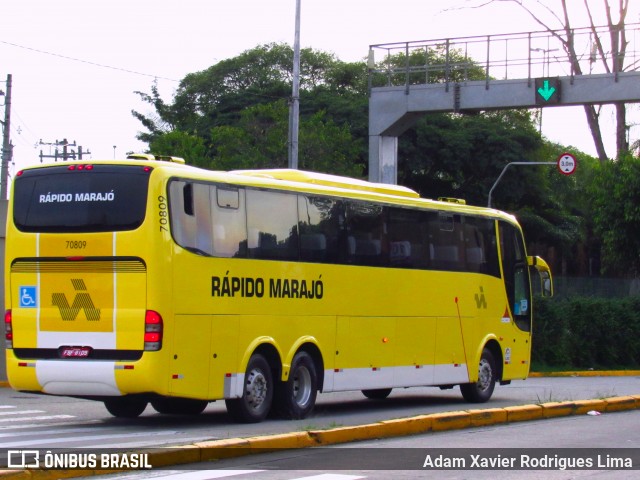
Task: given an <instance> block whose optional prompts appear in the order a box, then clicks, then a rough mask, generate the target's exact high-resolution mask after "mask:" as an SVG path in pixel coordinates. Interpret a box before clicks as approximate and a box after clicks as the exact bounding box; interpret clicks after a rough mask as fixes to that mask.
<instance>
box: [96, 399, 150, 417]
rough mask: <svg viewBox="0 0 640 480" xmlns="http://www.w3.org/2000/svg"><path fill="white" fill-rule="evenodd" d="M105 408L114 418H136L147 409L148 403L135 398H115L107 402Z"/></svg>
mask: <svg viewBox="0 0 640 480" xmlns="http://www.w3.org/2000/svg"><path fill="white" fill-rule="evenodd" d="M104 406H105V407H106V408H107V411H108V412H109V413H110V414H111V415H113V416H114V417H117V418H136V417H139V416H140V414H141V413H142V412H144V409H145V408H147V401H146V400H141V399H139V398H135V397H133V398H130V397H114V398H109V399H108V400H105V401H104Z"/></svg>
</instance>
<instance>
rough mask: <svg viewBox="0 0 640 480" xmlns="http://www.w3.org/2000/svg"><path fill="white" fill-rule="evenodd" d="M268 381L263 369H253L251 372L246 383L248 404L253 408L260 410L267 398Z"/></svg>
mask: <svg viewBox="0 0 640 480" xmlns="http://www.w3.org/2000/svg"><path fill="white" fill-rule="evenodd" d="M267 389H268V382H267V378H266V377H265V375H264V373H263V372H262V370H259V369H253V370H251V371H250V372H249V375H248V377H247V383H246V396H245V397H246V399H247V405H248V406H249V407H251V408H252V409H253V410H259V409H260V407H261V406H262V404H263V403H264V401H265V399H266V398H267Z"/></svg>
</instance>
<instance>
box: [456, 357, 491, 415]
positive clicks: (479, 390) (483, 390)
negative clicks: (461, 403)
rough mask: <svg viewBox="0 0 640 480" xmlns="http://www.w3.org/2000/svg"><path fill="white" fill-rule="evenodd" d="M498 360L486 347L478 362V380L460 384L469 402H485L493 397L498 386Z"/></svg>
mask: <svg viewBox="0 0 640 480" xmlns="http://www.w3.org/2000/svg"><path fill="white" fill-rule="evenodd" d="M496 373H497V369H496V361H495V359H494V358H493V354H492V353H491V350H489V349H488V348H485V349H484V350H483V351H482V356H481V357H480V363H479V364H478V381H477V382H475V383H465V384H462V385H460V392H462V396H463V397H464V399H465V400H466V401H467V402H470V403H484V402H486V401H488V400H489V399H490V398H491V395H492V394H493V389H494V388H495V386H496Z"/></svg>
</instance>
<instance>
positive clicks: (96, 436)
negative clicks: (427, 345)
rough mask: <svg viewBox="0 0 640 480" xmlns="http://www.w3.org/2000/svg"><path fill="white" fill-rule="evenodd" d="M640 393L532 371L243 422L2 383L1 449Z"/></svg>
mask: <svg viewBox="0 0 640 480" xmlns="http://www.w3.org/2000/svg"><path fill="white" fill-rule="evenodd" d="M632 394H640V377H637V376H632V377H573V378H530V379H528V380H526V381H517V382H513V383H512V384H511V385H509V386H503V387H496V390H495V392H494V396H493V398H492V400H491V401H490V402H488V403H486V404H482V405H471V404H468V403H466V402H465V401H464V400H462V397H461V395H460V393H459V391H458V389H453V390H445V391H441V390H439V389H437V388H414V389H404V390H397V391H394V392H393V393H392V394H391V396H390V397H389V398H387V399H386V400H382V401H374V400H368V399H366V398H364V397H363V396H362V395H361V394H360V393H359V392H349V393H332V394H325V395H319V397H318V403H317V407H316V409H315V411H314V413H313V415H312V416H311V417H309V418H307V419H304V420H298V421H290V420H289V421H285V420H276V419H268V420H267V421H265V422H263V423H260V424H251V425H239V424H235V423H233V422H232V421H231V419H230V418H229V417H228V415H227V414H226V410H225V408H224V402H215V403H212V404H210V405H209V407H208V408H207V409H206V410H205V412H204V413H203V414H201V415H198V416H195V417H183V416H171V415H160V414H158V413H156V412H155V411H154V410H153V409H152V408H151V407H148V408H147V410H146V411H145V412H144V413H143V415H142V416H141V417H140V418H138V419H134V420H124V419H117V418H113V417H111V416H110V415H109V414H108V413H107V411H106V410H105V408H104V406H103V405H102V404H101V403H96V402H91V401H86V400H79V399H72V398H66V397H50V396H41V395H32V394H26V393H20V392H15V391H13V390H11V389H8V388H0V451H1V449H4V448H76V447H89V448H107V447H127V448H129V447H130V448H138V447H149V446H167V445H180V444H188V443H193V442H196V441H202V440H212V439H225V438H235V437H252V436H259V435H267V434H274V433H283V432H295V431H304V430H315V429H327V428H334V427H338V426H349V425H361V424H367V423H374V422H378V421H381V420H388V419H396V418H404V417H411V416H415V415H421V414H428V413H438V412H446V411H455V410H467V409H470V408H498V407H506V406H511V405H524V404H538V403H544V402H553V401H570V400H580V399H591V398H606V397H615V396H622V395H632Z"/></svg>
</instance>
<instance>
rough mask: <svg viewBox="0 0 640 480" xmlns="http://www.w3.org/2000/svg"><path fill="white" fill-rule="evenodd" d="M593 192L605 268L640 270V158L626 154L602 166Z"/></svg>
mask: <svg viewBox="0 0 640 480" xmlns="http://www.w3.org/2000/svg"><path fill="white" fill-rule="evenodd" d="M590 194H591V198H592V204H593V207H592V208H593V210H592V211H593V213H594V224H595V231H596V233H597V234H598V235H599V236H600V237H601V238H602V250H603V269H604V270H605V271H606V272H608V273H622V274H628V275H633V276H637V275H639V274H640V257H639V256H638V252H639V251H640V159H638V158H634V157H632V156H631V155H626V156H623V157H622V158H620V159H618V161H616V162H608V163H607V164H603V165H601V166H600V168H599V170H598V171H597V172H596V178H595V181H594V182H593V183H592V185H591V189H590Z"/></svg>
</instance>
